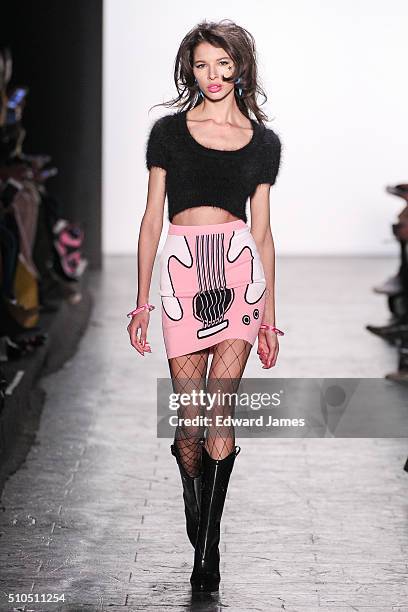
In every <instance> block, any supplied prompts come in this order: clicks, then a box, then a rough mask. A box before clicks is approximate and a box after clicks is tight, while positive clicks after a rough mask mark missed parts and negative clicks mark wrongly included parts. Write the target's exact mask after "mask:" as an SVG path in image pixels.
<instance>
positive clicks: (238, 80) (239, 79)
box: [235, 77, 242, 97]
mask: <svg viewBox="0 0 408 612" xmlns="http://www.w3.org/2000/svg"><path fill="white" fill-rule="evenodd" d="M240 82H241V77H239V78H238V79H237V80H236V81H235V84H236V85H237V84H238V83H240ZM238 95H239V97H242V88H241V87H240V88H239V89H238Z"/></svg>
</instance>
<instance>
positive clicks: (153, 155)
mask: <svg viewBox="0 0 408 612" xmlns="http://www.w3.org/2000/svg"><path fill="white" fill-rule="evenodd" d="M186 115H187V111H179V112H176V113H173V114H170V115H165V116H164V117H160V118H159V119H157V120H156V121H155V123H154V124H153V125H152V127H151V129H150V133H149V136H148V139H147V143H146V167H147V169H148V170H150V169H151V168H152V167H154V166H158V167H160V168H163V169H164V170H166V192H167V199H168V216H169V220H170V221H171V220H172V218H173V217H174V215H175V214H177V213H178V212H181V211H182V210H185V209H187V208H194V207H196V206H216V207H219V208H223V209H225V210H228V211H229V212H231V213H232V214H233V215H235V216H237V217H238V218H240V219H242V220H243V221H245V222H247V215H246V203H247V200H248V198H249V197H250V196H251V195H252V194H253V193H254V191H255V189H256V187H257V185H259V184H261V183H269V184H270V185H274V184H275V182H276V177H277V175H278V172H279V169H280V165H281V150H282V145H281V141H280V138H279V136H278V135H277V134H276V133H275V132H274V131H273V130H272V129H270V128H267V127H266V126H264V125H262V124H259V123H258V122H257V121H255V120H254V119H251V123H252V128H253V132H252V138H251V140H250V141H249V143H247V144H246V145H245V146H243V147H241V148H240V149H234V150H221V149H212V148H208V147H205V146H203V145H201V144H200V143H199V142H198V141H196V140H195V139H194V138H193V136H192V135H191V133H190V131H189V129H188V127H187V117H186Z"/></svg>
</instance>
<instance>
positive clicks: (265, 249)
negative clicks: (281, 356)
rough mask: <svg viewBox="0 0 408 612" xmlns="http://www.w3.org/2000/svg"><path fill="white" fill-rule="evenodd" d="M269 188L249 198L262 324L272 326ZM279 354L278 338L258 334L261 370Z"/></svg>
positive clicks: (262, 332) (259, 189)
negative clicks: (260, 274)
mask: <svg viewBox="0 0 408 612" xmlns="http://www.w3.org/2000/svg"><path fill="white" fill-rule="evenodd" d="M270 188H271V186H270V184H269V183H262V184H260V185H258V187H257V189H256V191H255V193H254V195H253V196H252V198H251V234H252V236H253V238H254V240H255V243H256V246H257V249H258V253H259V256H260V258H261V261H262V266H263V269H264V274H265V282H266V289H265V294H266V297H265V310H264V315H263V318H262V323H268V324H269V325H275V245H274V241H273V237H272V231H271V225H270V213H269V210H270V202H269V196H270ZM278 352H279V342H278V338H277V335H276V334H275V333H274V332H272V331H270V330H264V329H261V330H259V334H258V355H259V357H260V359H261V361H262V363H263V364H264V366H263V367H264V368H270V367H273V366H274V365H275V363H276V359H277V356H278Z"/></svg>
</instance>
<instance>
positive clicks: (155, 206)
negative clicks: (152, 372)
mask: <svg viewBox="0 0 408 612" xmlns="http://www.w3.org/2000/svg"><path fill="white" fill-rule="evenodd" d="M165 197H166V170H164V169H163V168H159V167H158V166H153V167H152V168H151V169H150V171H149V183H148V191H147V204H146V210H145V213H144V215H143V218H142V222H141V224H140V231H139V240H138V247H137V271H138V287H137V298H136V305H137V306H142V305H143V304H146V303H149V292H150V284H151V279H152V272H153V266H154V262H155V258H156V253H157V247H158V244H159V241H160V236H161V232H162V228H163V213H164V203H165ZM149 320H150V313H149V311H147V310H143V311H142V312H139V313H137V314H136V315H135V316H134V317H133V318H132V320H131V322H130V323H129V325H128V328H127V329H128V332H129V336H130V343H131V345H132V346H133V347H134V348H135V349H136V350H137V351H138V352H139V353H140V354H141V355H143V356H144V352H145V351H147V352H151V351H150V347H149V346H148V343H147V344H145V343H146V341H147V339H146V334H147V328H148V325H149ZM139 329H140V336H139V337H138V330H139Z"/></svg>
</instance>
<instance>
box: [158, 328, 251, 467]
mask: <svg viewBox="0 0 408 612" xmlns="http://www.w3.org/2000/svg"><path fill="white" fill-rule="evenodd" d="M251 348H252V345H251V344H250V343H249V342H247V341H246V340H241V339H231V340H224V341H222V342H220V343H219V344H216V345H215V346H214V354H213V358H212V361H211V365H210V370H209V373H208V380H207V381H206V376H207V368H208V358H209V354H210V353H209V349H204V350H203V351H197V352H195V353H190V354H189V355H182V356H181V357H173V358H171V359H169V360H168V361H169V368H170V375H171V378H172V384H173V390H174V392H175V393H188V394H190V393H191V392H192V391H193V390H196V391H197V392H199V391H203V392H207V393H209V394H211V396H212V397H213V398H214V399H215V401H214V403H212V404H211V409H210V410H208V409H206V407H205V406H204V405H203V404H202V402H196V403H195V404H194V401H193V398H192V401H191V402H189V403H188V404H187V405H182V406H180V407H179V409H178V411H177V415H178V417H179V418H183V419H192V418H194V417H197V416H201V417H203V416H206V417H207V419H208V421H209V422H210V423H211V424H208V425H207V427H206V428H205V427H204V425H203V424H198V425H186V424H184V423H181V424H179V425H177V427H176V431H175V436H174V444H175V445H176V446H177V448H178V449H179V452H180V459H181V462H182V464H183V466H184V468H185V470H186V471H187V473H188V474H189V475H190V476H191V477H195V476H197V475H198V474H199V473H200V469H201V444H202V442H201V440H202V439H203V438H204V433H205V430H206V437H205V448H206V450H207V451H208V453H209V454H210V456H211V457H213V458H214V459H224V457H227V456H228V455H229V454H230V453H231V452H232V451H233V449H234V447H235V431H234V426H233V425H228V424H223V423H221V424H220V423H219V424H217V422H216V417H217V416H218V417H222V420H223V419H224V418H225V417H227V416H231V417H233V416H234V410H235V402H234V398H230V397H229V396H228V395H226V398H224V399H223V396H222V394H229V393H235V392H236V391H237V389H238V386H239V383H240V380H241V378H242V375H243V373H244V369H245V366H246V363H247V360H248V357H249V354H250V352H251Z"/></svg>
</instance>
